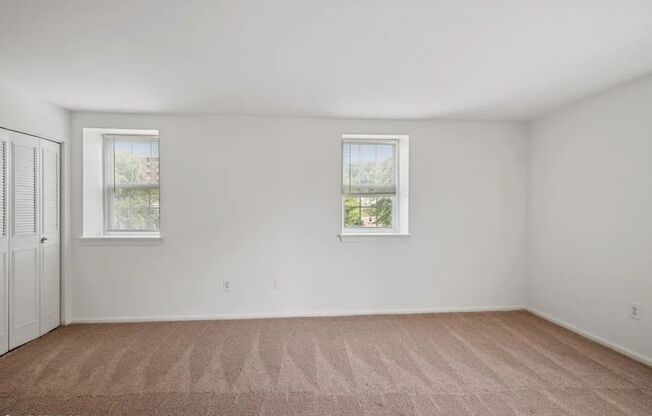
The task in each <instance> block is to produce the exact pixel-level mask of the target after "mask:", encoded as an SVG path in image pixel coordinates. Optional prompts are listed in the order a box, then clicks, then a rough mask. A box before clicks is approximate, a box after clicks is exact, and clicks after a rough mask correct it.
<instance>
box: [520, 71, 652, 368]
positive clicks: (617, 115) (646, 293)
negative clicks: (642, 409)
mask: <svg viewBox="0 0 652 416" xmlns="http://www.w3.org/2000/svg"><path fill="white" fill-rule="evenodd" d="M651 109H652V77H648V78H646V79H643V80H640V81H637V82H634V83H631V84H629V85H626V86H624V87H621V88H618V89H614V90H611V91H609V92H606V93H604V94H601V95H599V96H595V97H593V98H590V99H587V100H584V101H582V102H580V103H577V104H574V105H570V106H567V107H565V108H562V109H560V110H558V111H556V112H554V113H552V114H550V115H549V116H547V117H544V118H542V119H539V120H537V121H535V122H533V123H532V125H531V131H530V134H531V140H530V141H531V143H530V161H531V168H530V175H531V188H530V222H531V227H530V231H529V239H530V250H529V253H528V258H529V281H528V290H527V292H528V305H529V306H530V307H532V308H534V309H535V310H537V311H539V312H543V313H545V314H547V315H548V316H551V317H553V318H556V319H558V320H560V321H563V322H565V323H567V324H570V325H572V326H574V327H577V328H580V329H582V330H584V331H587V332H588V333H590V334H592V335H593V336H595V337H599V338H602V339H603V340H605V341H607V342H609V343H611V344H612V345H615V346H619V347H621V348H624V349H626V350H629V351H630V352H634V353H635V355H638V356H639V357H643V358H645V359H647V361H648V362H652V112H651ZM629 301H637V302H640V304H641V314H642V319H641V321H636V320H632V319H630V318H629V315H628V314H629V305H628V302H629Z"/></svg>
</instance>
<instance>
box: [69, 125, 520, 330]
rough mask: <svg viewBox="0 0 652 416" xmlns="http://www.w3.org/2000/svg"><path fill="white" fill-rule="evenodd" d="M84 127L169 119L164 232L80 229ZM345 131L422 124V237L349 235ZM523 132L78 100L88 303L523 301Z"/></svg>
mask: <svg viewBox="0 0 652 416" xmlns="http://www.w3.org/2000/svg"><path fill="white" fill-rule="evenodd" d="M84 127H95V128H108V127H112V128H138V129H141V128H142V129H158V130H160V140H161V141H160V143H161V144H160V146H161V200H162V209H161V224H162V225H161V234H162V237H163V240H162V242H161V243H160V244H159V245H148V246H116V245H112V246H97V245H88V244H87V243H85V242H82V241H80V240H78V239H77V237H79V236H81V234H82V219H81V212H82V206H81V195H80V193H81V188H82V178H81V169H82V148H81V143H82V128H84ZM343 133H370V134H382V133H384V134H409V135H410V151H411V156H410V159H411V162H410V163H411V165H410V170H411V176H410V232H411V234H412V236H411V237H402V238H394V239H391V238H386V239H382V240H370V239H366V240H364V241H359V242H345V243H340V242H339V241H338V239H337V237H336V236H337V234H338V233H339V231H340V226H341V224H340V220H341V217H340V215H341V214H340V205H339V204H340V181H341V179H340V178H341V174H340V164H341V154H340V152H341V135H342V134H343ZM524 133H525V131H524V126H523V125H522V124H518V123H484V122H389V121H362V120H338V119H292V118H272V117H193V116H144V115H143V116H137V115H111V114H96V113H78V114H74V115H73V133H72V137H73V142H72V160H73V161H74V163H73V166H72V170H73V175H72V176H73V183H72V188H73V190H74V191H73V199H72V214H73V218H74V222H73V235H74V236H75V238H74V241H73V256H72V258H73V272H74V273H73V274H74V281H73V287H72V290H73V293H74V298H73V306H72V310H73V318H74V320H77V321H80V320H121V319H170V318H183V317H187V318H197V317H217V316H244V315H292V314H323V313H355V312H370V311H388V312H391V311H403V310H437V309H449V308H468V309H472V308H482V307H487V308H496V307H505V306H519V305H523V304H524V300H525V293H524V278H523V276H524V273H525V269H526V267H525V241H524V239H525V234H526V233H525V230H526V224H525V220H526V212H525V211H526V201H527V175H526V172H527V167H526V163H527V141H526V140H524ZM275 277H278V278H280V279H281V281H282V289H280V290H275V287H274V278H275ZM225 278H228V279H230V280H231V282H232V290H231V291H230V292H224V291H223V290H222V280H223V279H225Z"/></svg>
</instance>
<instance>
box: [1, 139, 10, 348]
mask: <svg viewBox="0 0 652 416" xmlns="http://www.w3.org/2000/svg"><path fill="white" fill-rule="evenodd" d="M10 143H11V142H10V138H9V132H8V131H7V130H4V129H0V146H1V147H2V149H0V150H1V151H2V153H1V154H0V170H1V171H2V172H0V173H2V178H0V181H1V183H0V187H1V188H0V189H1V190H2V192H0V204H2V208H3V209H2V212H1V213H0V216H1V217H2V218H0V219H1V220H2V224H3V226H2V227H1V228H0V354H4V353H5V352H7V351H9V232H10V230H8V227H7V220H8V219H9V215H8V212H7V211H8V207H9V205H10V204H9V180H8V176H9V173H10V170H9V167H8V162H9V150H10V148H11V146H10Z"/></svg>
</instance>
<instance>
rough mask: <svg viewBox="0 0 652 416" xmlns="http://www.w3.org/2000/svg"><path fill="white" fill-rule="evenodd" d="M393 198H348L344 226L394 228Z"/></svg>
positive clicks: (345, 206) (345, 203)
mask: <svg viewBox="0 0 652 416" xmlns="http://www.w3.org/2000/svg"><path fill="white" fill-rule="evenodd" d="M393 209H394V204H393V198H346V199H345V200H344V226H345V227H347V228H392V218H393V216H392V211H393Z"/></svg>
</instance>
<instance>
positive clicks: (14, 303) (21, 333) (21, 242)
mask: <svg viewBox="0 0 652 416" xmlns="http://www.w3.org/2000/svg"><path fill="white" fill-rule="evenodd" d="M10 137H11V142H10V143H11V155H10V163H9V168H10V169H9V171H10V172H11V176H10V187H9V189H10V191H11V193H10V196H11V198H10V199H9V200H10V201H12V202H13V203H11V204H9V205H10V212H9V218H10V221H9V225H10V227H9V228H10V230H9V232H10V233H11V235H10V242H9V253H10V255H9V262H10V263H9V348H10V349H11V348H15V347H17V346H19V345H22V344H24V343H26V342H28V341H30V340H32V339H34V338H36V337H38V336H39V334H40V329H39V321H40V311H39V310H40V301H39V299H40V279H39V274H40V273H39V269H40V261H39V257H40V256H39V254H40V239H41V238H40V231H41V230H40V210H39V206H40V204H39V202H40V201H39V199H40V198H39V182H40V181H39V176H40V172H39V171H40V163H39V148H40V139H38V138H35V137H31V136H27V135H23V134H18V133H10Z"/></svg>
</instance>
